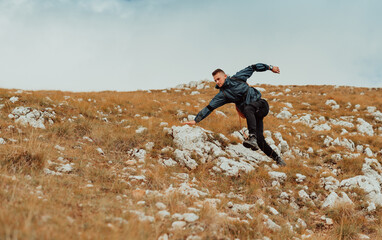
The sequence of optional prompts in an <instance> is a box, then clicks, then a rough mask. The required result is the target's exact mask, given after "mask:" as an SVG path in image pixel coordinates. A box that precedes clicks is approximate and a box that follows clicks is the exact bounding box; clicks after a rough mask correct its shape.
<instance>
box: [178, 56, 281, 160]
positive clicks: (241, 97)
mask: <svg viewBox="0 0 382 240" xmlns="http://www.w3.org/2000/svg"><path fill="white" fill-rule="evenodd" d="M266 70H271V71H272V72H274V73H278V74H279V73H280V69H279V67H276V66H272V65H266V64H263V63H257V64H254V65H251V66H248V67H246V68H244V69H243V70H241V71H239V72H237V73H236V74H235V75H233V76H232V77H231V76H227V74H225V72H224V71H223V70H221V69H216V70H215V71H213V72H212V76H213V77H214V81H215V83H216V86H215V88H217V89H219V90H220V91H219V93H218V94H216V95H215V97H214V98H213V99H212V100H211V102H210V103H209V104H208V106H207V107H205V108H203V109H202V110H201V111H200V112H199V113H198V114H197V115H196V117H195V120H193V121H189V122H185V123H184V124H188V125H195V124H196V123H198V122H200V121H202V120H203V119H204V118H206V117H207V116H208V115H209V114H210V113H211V112H212V111H213V110H215V109H216V108H218V107H221V106H223V105H224V104H226V103H235V104H236V108H237V109H238V110H239V111H240V112H242V113H243V114H244V116H245V118H246V119H247V125H248V131H249V138H248V139H246V140H245V141H244V142H243V145H244V147H246V148H251V149H252V150H254V151H256V150H258V149H259V148H260V149H261V150H262V151H263V152H264V153H265V154H266V155H267V156H269V157H271V158H272V159H273V160H275V161H276V163H277V164H278V165H280V166H285V165H286V164H285V162H284V161H283V159H282V158H281V157H280V156H279V155H277V153H276V152H275V151H273V149H272V148H271V147H270V146H269V145H268V143H267V142H266V141H265V139H264V135H263V131H264V124H263V119H264V117H265V116H267V115H268V112H269V106H268V102H267V101H266V100H265V99H262V98H261V93H260V92H259V91H258V90H257V89H256V88H253V87H250V86H249V85H248V84H247V79H248V78H249V77H251V76H252V74H253V72H255V71H256V72H264V71H266Z"/></svg>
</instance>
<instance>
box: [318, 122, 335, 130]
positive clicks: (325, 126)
mask: <svg viewBox="0 0 382 240" xmlns="http://www.w3.org/2000/svg"><path fill="white" fill-rule="evenodd" d="M331 129H332V128H331V127H330V126H329V125H328V124H327V123H324V124H321V125H316V126H314V128H313V130H314V131H329V130H331Z"/></svg>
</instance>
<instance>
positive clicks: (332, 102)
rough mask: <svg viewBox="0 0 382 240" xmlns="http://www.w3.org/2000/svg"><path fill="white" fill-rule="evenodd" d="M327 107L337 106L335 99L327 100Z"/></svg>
mask: <svg viewBox="0 0 382 240" xmlns="http://www.w3.org/2000/svg"><path fill="white" fill-rule="evenodd" d="M325 105H329V106H333V105H337V102H336V101H334V100H333V99H329V100H326V102H325Z"/></svg>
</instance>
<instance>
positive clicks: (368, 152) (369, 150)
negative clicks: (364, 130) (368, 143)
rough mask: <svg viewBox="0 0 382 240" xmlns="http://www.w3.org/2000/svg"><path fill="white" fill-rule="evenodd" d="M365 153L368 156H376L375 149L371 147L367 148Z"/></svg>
mask: <svg viewBox="0 0 382 240" xmlns="http://www.w3.org/2000/svg"><path fill="white" fill-rule="evenodd" d="M365 154H366V156H368V157H374V154H373V151H371V149H370V148H369V147H368V148H366V149H365Z"/></svg>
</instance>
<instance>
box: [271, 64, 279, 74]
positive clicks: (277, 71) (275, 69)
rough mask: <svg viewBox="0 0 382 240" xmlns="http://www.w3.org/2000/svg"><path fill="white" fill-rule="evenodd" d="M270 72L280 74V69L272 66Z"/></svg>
mask: <svg viewBox="0 0 382 240" xmlns="http://www.w3.org/2000/svg"><path fill="white" fill-rule="evenodd" d="M272 72H274V73H278V74H280V68H279V67H277V66H273V68H272Z"/></svg>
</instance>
